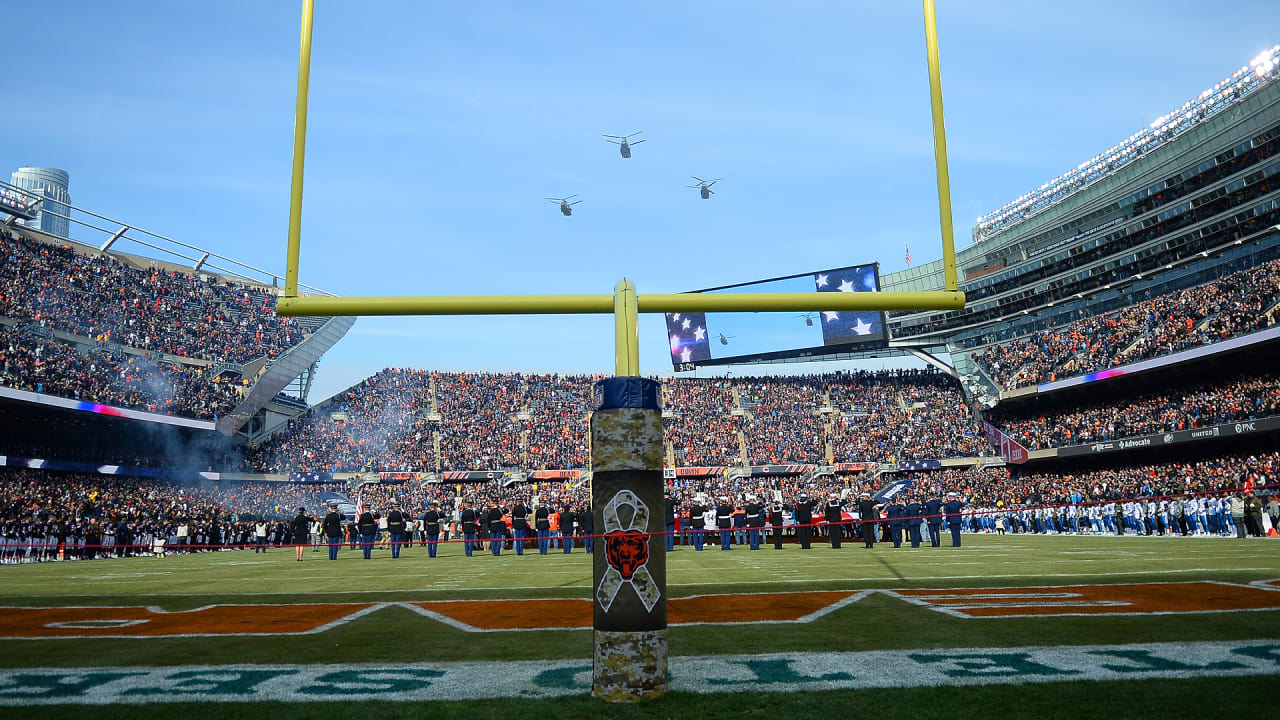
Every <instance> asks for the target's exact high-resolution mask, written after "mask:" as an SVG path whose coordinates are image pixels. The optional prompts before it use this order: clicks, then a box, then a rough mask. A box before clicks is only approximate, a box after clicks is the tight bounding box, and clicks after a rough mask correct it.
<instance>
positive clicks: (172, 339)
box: [0, 232, 302, 363]
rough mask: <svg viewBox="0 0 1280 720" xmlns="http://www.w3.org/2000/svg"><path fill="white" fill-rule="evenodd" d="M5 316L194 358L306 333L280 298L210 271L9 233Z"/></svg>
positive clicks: (0, 305) (260, 347)
mask: <svg viewBox="0 0 1280 720" xmlns="http://www.w3.org/2000/svg"><path fill="white" fill-rule="evenodd" d="M0 259H2V260H3V261H4V262H3V264H0V317H7V318H13V319H17V320H22V321H28V322H29V321H40V322H42V323H43V324H45V325H47V326H48V327H49V328H51V329H54V330H61V331H64V332H67V333H71V334H73V335H77V336H80V337H83V338H89V339H93V340H100V341H105V342H116V343H119V344H121V345H125V346H128V347H133V348H139V349H142V350H150V351H153V352H163V353H167V354H170V355H178V356H181V357H188V358H200V359H204V360H226V361H232V362H241V363H242V362H246V361H248V360H252V359H254V358H258V357H262V356H270V355H275V354H277V353H278V352H280V350H282V349H283V348H287V347H289V346H291V345H293V344H295V343H297V342H298V341H299V340H301V339H302V331H301V330H300V329H299V326H298V324H297V322H296V321H294V320H292V319H289V318H281V317H279V316H277V315H276V314H275V307H274V296H273V295H272V294H271V293H269V292H266V291H264V290H262V289H261V288H257V287H254V286H250V285H243V284H240V283H235V282H230V281H222V280H219V279H218V278H216V277H214V276H211V275H206V276H201V275H195V274H191V273H185V272H177V271H169V270H163V269H161V268H159V267H152V268H145V269H144V268H135V267H132V266H130V265H127V264H125V263H124V262H122V261H120V260H118V259H116V258H115V257H112V256H110V255H100V256H90V255H86V254H83V253H80V252H77V251H76V250H75V248H73V247H72V246H70V245H52V244H48V243H44V242H39V241H36V240H30V239H27V238H26V237H23V236H20V235H15V234H12V233H8V232H5V233H3V235H0Z"/></svg>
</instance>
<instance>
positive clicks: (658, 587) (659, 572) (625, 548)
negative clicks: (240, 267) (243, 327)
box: [276, 0, 964, 702]
mask: <svg viewBox="0 0 1280 720" xmlns="http://www.w3.org/2000/svg"><path fill="white" fill-rule="evenodd" d="M923 2H924V24H925V50H926V56H927V60H928V68H929V90H930V95H929V98H930V108H931V113H932V118H933V147H934V161H935V166H936V174H937V188H938V214H939V220H940V229H941V235H942V262H943V274H944V277H945V284H946V289H945V290H940V291H924V292H878V293H724V294H719V293H716V294H711V293H705V294H704V293H681V294H653V295H648V294H646V295H638V294H637V293H636V286H635V283H633V282H632V281H631V280H628V279H626V278H623V279H622V280H620V281H619V282H618V283H617V284H616V285H615V286H614V288H613V294H612V295H603V294H602V295H477V296H398V297H300V296H299V295H298V256H299V249H300V245H301V228H302V184H303V183H302V180H303V169H304V165H305V156H306V137H307V96H308V87H309V84H310V78H311V34H312V28H313V24H314V13H315V0H303V3H302V27H301V30H302V32H301V35H302V36H301V41H300V47H299V56H298V93H297V101H296V107H295V114H294V128H293V173H292V182H291V185H290V202H289V239H288V255H287V258H286V262H285V288H284V295H283V296H282V297H280V298H279V299H278V301H277V305H276V308H277V311H278V312H279V314H280V315H284V316H299V315H317V316H334V315H550V314H604V313H613V317H614V368H615V370H614V372H615V374H616V376H617V377H614V378H610V379H606V380H602V381H600V382H599V383H597V390H598V396H599V397H600V398H601V401H600V405H599V407H598V408H597V411H596V412H594V413H592V416H591V417H592V419H591V429H590V435H591V460H592V469H593V473H592V487H591V497H592V512H593V513H594V515H595V519H596V524H595V527H597V528H603V529H604V534H605V542H602V543H597V544H596V549H595V556H594V583H593V585H592V587H594V588H595V592H594V604H595V622H594V627H595V652H594V672H593V678H592V694H593V695H595V696H596V697H600V698H603V699H605V700H607V701H610V702H637V701H640V700H645V699H652V698H657V697H660V696H662V695H664V694H666V691H667V683H668V680H667V635H666V627H667V620H666V615H667V614H666V609H667V588H666V556H665V542H664V540H663V537H662V535H661V534H653V533H661V532H663V531H664V529H665V528H664V526H663V523H662V514H661V510H662V508H663V494H662V413H661V410H660V409H659V406H658V397H659V396H660V392H659V388H658V387H657V383H655V382H654V381H652V380H648V379H645V378H641V377H640V376H639V375H640V348H639V337H638V334H637V325H638V314H639V313H642V312H645V313H667V312H681V313H686V312H808V311H821V310H835V311H843V310H848V311H857V310H873V311H885V310H961V309H963V308H964V293H962V292H960V290H959V286H958V284H957V278H956V261H955V243H954V240H953V237H952V224H951V190H950V178H949V175H948V170H947V142H946V133H945V123H944V121H943V112H942V77H941V71H940V68H939V61H938V34H937V22H936V19H935V13H934V2H933V0H923ZM622 507H630V508H631V509H630V510H628V511H624V512H621V513H619V512H618V510H619V509H620V508H622ZM624 517H629V518H630V519H629V520H627V521H626V522H623V521H622V518H624Z"/></svg>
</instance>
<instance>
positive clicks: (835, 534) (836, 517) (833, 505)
mask: <svg viewBox="0 0 1280 720" xmlns="http://www.w3.org/2000/svg"><path fill="white" fill-rule="evenodd" d="M822 512H823V517H824V519H825V520H826V521H827V542H829V543H831V547H832V548H833V549H835V550H839V549H840V540H841V539H843V536H844V525H843V524H842V523H843V522H844V513H843V511H842V508H841V507H840V498H839V497H837V496H835V495H834V494H833V495H832V496H831V497H829V498H827V504H826V505H824V506H823V508H822Z"/></svg>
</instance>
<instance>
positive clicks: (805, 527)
mask: <svg viewBox="0 0 1280 720" xmlns="http://www.w3.org/2000/svg"><path fill="white" fill-rule="evenodd" d="M795 519H796V540H797V541H799V543H800V549H801V550H808V549H809V538H810V537H811V536H812V534H813V501H812V500H810V499H809V496H808V495H806V494H804V493H800V496H799V497H798V498H796V512H795Z"/></svg>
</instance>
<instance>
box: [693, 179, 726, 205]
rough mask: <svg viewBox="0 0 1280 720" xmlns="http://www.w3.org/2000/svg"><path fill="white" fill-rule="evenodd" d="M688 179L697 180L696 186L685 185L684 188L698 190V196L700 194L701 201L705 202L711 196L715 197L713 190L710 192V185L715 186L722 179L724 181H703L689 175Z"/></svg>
mask: <svg viewBox="0 0 1280 720" xmlns="http://www.w3.org/2000/svg"><path fill="white" fill-rule="evenodd" d="M689 177H691V178H693V179H694V180H697V181H698V184H697V185H686V186H685V187H691V188H696V189H697V190H698V192H699V194H701V195H702V199H703V200H706V199H707V198H709V197H711V196H712V195H715V194H716V191H715V190H712V189H711V186H712V185H715V184H716V183H718V182H720V181H721V180H723V179H724V178H716V179H715V180H703V179H702V178H700V177H698V176H697V175H690V176H689Z"/></svg>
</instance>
